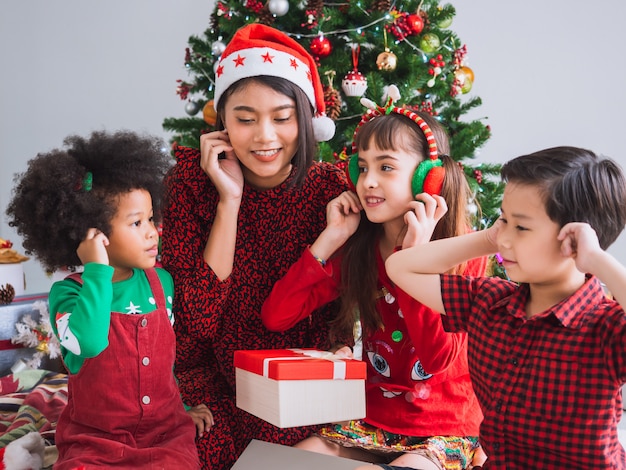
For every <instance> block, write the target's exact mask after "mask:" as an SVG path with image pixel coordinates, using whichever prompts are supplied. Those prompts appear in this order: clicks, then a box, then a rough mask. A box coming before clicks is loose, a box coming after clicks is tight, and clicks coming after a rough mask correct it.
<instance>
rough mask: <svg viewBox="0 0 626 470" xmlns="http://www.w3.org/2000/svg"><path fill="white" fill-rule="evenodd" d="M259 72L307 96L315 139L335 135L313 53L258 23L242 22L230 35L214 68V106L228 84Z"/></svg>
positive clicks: (254, 75)
mask: <svg viewBox="0 0 626 470" xmlns="http://www.w3.org/2000/svg"><path fill="white" fill-rule="evenodd" d="M260 75H270V76H274V77H281V78H285V79H287V80H289V81H290V82H292V83H294V84H295V85H297V86H298V87H299V88H300V89H302V91H304V93H305V94H306V96H307V97H308V98H309V101H310V103H311V105H312V106H313V109H314V110H315V111H314V114H315V117H314V118H313V127H314V130H315V136H316V139H317V140H318V141H320V142H321V141H324V140H329V139H331V138H332V136H333V135H334V134H335V123H334V122H333V120H332V119H330V118H329V117H327V116H326V104H325V103H324V88H323V87H322V82H321V80H320V76H319V72H318V70H317V65H316V63H315V59H313V56H311V54H309V52H308V51H307V50H306V49H305V48H304V47H303V46H302V45H301V44H299V43H298V42H296V41H295V40H294V39H292V38H290V37H289V36H287V35H286V34H285V33H283V32H282V31H279V30H277V29H275V28H272V27H270V26H266V25H263V24H260V23H253V24H249V25H246V26H244V27H242V28H240V29H239V30H237V32H236V33H235V34H234V36H233V37H232V39H231V41H230V42H229V43H228V45H227V46H226V49H224V52H223V53H222V56H221V58H220V60H219V62H218V64H217V67H216V69H215V94H214V96H213V101H214V106H215V108H216V109H217V106H218V103H219V100H220V98H221V97H222V95H223V93H224V91H226V90H227V89H228V87H229V86H230V85H232V84H233V83H235V82H236V81H238V80H241V79H243V78H248V77H257V76H260Z"/></svg>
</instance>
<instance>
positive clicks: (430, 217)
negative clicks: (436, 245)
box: [402, 193, 448, 250]
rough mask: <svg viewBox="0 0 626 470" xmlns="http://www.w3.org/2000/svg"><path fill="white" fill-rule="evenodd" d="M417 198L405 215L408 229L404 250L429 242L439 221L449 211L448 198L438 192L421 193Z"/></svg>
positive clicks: (403, 244) (403, 241)
mask: <svg viewBox="0 0 626 470" xmlns="http://www.w3.org/2000/svg"><path fill="white" fill-rule="evenodd" d="M415 199H416V200H415V201H411V202H410V203H409V209H410V210H409V211H408V212H407V213H406V214H405V215H404V223H405V224H406V225H407V231H406V234H405V236H404V240H402V249H403V250H404V249H405V248H410V247H412V246H416V245H421V244H424V243H427V242H429V241H430V239H431V237H432V236H433V232H434V231H435V227H436V226H437V223H438V222H439V220H441V218H442V217H443V216H444V215H445V214H446V212H448V205H447V204H446V200H445V199H444V198H443V197H441V196H439V195H437V194H433V195H430V194H427V193H421V194H418V195H417V196H415Z"/></svg>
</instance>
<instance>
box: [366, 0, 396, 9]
mask: <svg viewBox="0 0 626 470" xmlns="http://www.w3.org/2000/svg"><path fill="white" fill-rule="evenodd" d="M389 10H391V1H390V0H375V1H373V2H372V6H371V7H370V11H389Z"/></svg>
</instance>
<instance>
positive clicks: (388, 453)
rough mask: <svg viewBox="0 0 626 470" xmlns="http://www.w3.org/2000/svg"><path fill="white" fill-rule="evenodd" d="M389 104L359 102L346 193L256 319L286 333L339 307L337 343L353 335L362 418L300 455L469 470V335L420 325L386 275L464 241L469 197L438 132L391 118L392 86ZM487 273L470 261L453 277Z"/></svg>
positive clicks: (476, 456)
mask: <svg viewBox="0 0 626 470" xmlns="http://www.w3.org/2000/svg"><path fill="white" fill-rule="evenodd" d="M388 94H389V95H390V97H389V98H388V100H387V102H386V104H385V105H384V106H376V105H375V104H374V103H372V102H371V101H369V100H367V99H363V100H362V102H363V104H365V105H366V106H368V107H369V108H370V110H369V111H368V112H367V113H366V114H365V115H364V116H363V118H362V119H361V122H360V123H359V125H358V126H357V128H356V130H355V133H354V141H353V146H352V150H353V156H352V157H351V159H350V162H349V165H348V172H349V177H350V180H351V181H352V183H353V184H354V189H355V191H354V192H353V191H347V192H344V193H343V194H341V195H340V196H338V197H337V198H335V199H333V200H332V201H331V202H330V203H329V204H328V206H327V227H326V229H325V230H324V231H323V232H322V233H321V234H320V236H319V237H318V238H317V240H316V241H315V242H314V243H313V244H312V245H311V246H310V247H308V249H306V250H305V251H304V253H303V254H302V256H301V257H300V259H299V260H298V261H297V262H296V263H295V264H294V265H293V266H292V267H291V268H290V270H289V271H288V272H287V274H286V275H285V276H284V277H283V278H282V279H281V280H280V281H278V282H277V283H276V284H275V286H274V288H273V290H272V293H271V294H270V296H269V297H268V299H267V300H266V302H265V303H264V305H263V309H262V312H261V316H262V319H263V322H264V324H265V325H266V327H268V328H269V329H270V330H275V331H285V330H288V329H289V328H291V327H293V326H294V325H296V324H297V323H298V322H300V321H302V320H305V319H306V318H307V317H309V315H311V314H312V313H313V312H314V311H315V310H316V309H317V308H319V307H320V306H322V305H324V304H326V303H328V302H331V301H333V300H335V299H337V298H339V299H340V301H341V308H340V313H339V315H338V317H337V318H336V320H335V321H334V324H333V327H334V331H335V333H336V334H338V335H342V334H343V336H344V337H345V333H346V332H351V331H353V329H354V327H355V325H360V328H361V330H362V336H361V337H356V336H358V335H355V339H356V340H357V341H359V340H360V341H362V349H363V360H364V361H366V362H367V364H368V375H367V380H366V408H367V416H366V418H364V419H362V420H358V421H350V422H347V423H340V424H335V425H331V426H328V427H325V428H324V429H322V431H321V432H320V433H319V434H317V435H315V436H312V437H309V438H307V439H305V440H304V441H302V442H300V443H299V444H297V445H296V446H297V447H300V448H303V449H307V450H312V451H317V452H322V453H326V454H332V455H337V456H342V457H347V458H352V459H355V460H362V461H365V462H371V463H373V464H376V465H377V467H373V466H372V465H365V466H364V467H363V468H380V467H382V468H385V469H390V468H396V469H398V468H416V469H417V468H419V469H422V470H431V469H432V470H441V469H467V468H477V467H478V466H479V465H481V464H482V463H483V462H484V460H485V455H484V453H483V452H482V450H481V449H480V446H479V444H478V439H477V436H478V428H479V425H480V422H481V420H482V413H481V411H480V408H479V406H478V402H477V400H476V397H475V395H474V391H473V389H472V385H471V382H470V376H469V372H468V364H467V338H466V335H465V334H452V333H446V332H445V331H444V330H443V327H442V324H441V320H440V315H439V314H437V313H436V312H432V315H428V314H425V313H423V311H424V310H427V307H425V306H423V305H422V304H420V303H418V302H417V301H415V300H414V299H412V298H411V297H410V296H409V295H407V294H406V293H405V292H403V291H401V290H400V289H398V288H397V287H396V286H395V285H394V284H393V283H392V282H391V280H390V279H389V277H388V276H387V274H386V272H385V266H384V263H385V260H386V259H387V257H388V256H390V255H391V254H392V253H393V252H394V251H397V250H401V249H404V248H408V247H411V246H414V245H416V244H421V243H426V242H427V241H429V240H431V239H439V238H444V237H452V236H455V235H460V234H462V233H465V232H467V231H469V230H470V222H469V218H468V216H469V215H468V198H469V195H470V194H469V186H468V184H467V181H466V179H465V176H464V174H463V171H462V170H461V168H460V167H459V165H458V164H457V163H456V162H455V161H454V160H453V159H452V158H450V157H449V156H448V153H449V143H448V138H447V135H446V132H445V131H444V129H443V127H442V126H441V125H440V124H439V122H438V121H437V120H436V119H435V118H433V117H432V116H430V115H428V114H425V113H422V112H413V111H411V110H409V109H406V108H401V107H398V106H395V105H394V104H393V102H394V99H397V98H399V93H398V91H397V88H396V87H395V86H391V87H390V88H389V92H388ZM362 211H364V216H362V215H361V213H362ZM484 269H485V260H484V259H478V260H472V261H470V262H468V263H467V264H465V265H464V266H457V267H456V268H455V269H454V272H456V273H464V274H470V275H480V274H483V273H484ZM348 354H350V352H349V350H348Z"/></svg>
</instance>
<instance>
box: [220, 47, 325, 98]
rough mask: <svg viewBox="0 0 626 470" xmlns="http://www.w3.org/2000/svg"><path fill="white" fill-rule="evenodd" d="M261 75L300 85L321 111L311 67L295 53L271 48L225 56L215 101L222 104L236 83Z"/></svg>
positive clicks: (254, 49) (259, 48)
mask: <svg viewBox="0 0 626 470" xmlns="http://www.w3.org/2000/svg"><path fill="white" fill-rule="evenodd" d="M258 75H271V76H274V77H282V78H286V79H287V80H289V81H290V82H292V83H294V84H296V85H298V86H299V87H300V88H301V89H302V91H304V93H305V94H306V96H307V98H309V101H310V102H311V105H312V106H313V108H315V109H317V106H316V104H315V92H314V91H313V84H312V83H311V70H310V69H309V66H308V65H307V64H305V63H304V62H302V61H301V60H300V59H298V58H297V57H295V56H294V55H293V54H289V53H286V52H282V51H277V50H276V49H269V48H267V47H253V48H250V49H244V50H240V51H237V52H235V53H233V54H231V55H229V56H228V57H222V59H221V60H220V62H219V64H218V66H217V70H216V72H215V95H214V98H213V100H214V102H215V103H218V102H219V100H220V98H221V96H222V93H224V91H226V89H227V88H228V87H229V86H230V85H232V84H233V83H235V82H236V81H239V80H241V79H242V78H248V77H255V76H258Z"/></svg>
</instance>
